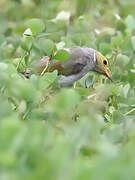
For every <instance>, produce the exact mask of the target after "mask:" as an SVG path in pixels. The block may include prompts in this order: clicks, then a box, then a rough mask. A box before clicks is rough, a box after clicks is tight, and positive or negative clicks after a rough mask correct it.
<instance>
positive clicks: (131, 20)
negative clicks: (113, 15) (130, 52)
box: [125, 15, 135, 31]
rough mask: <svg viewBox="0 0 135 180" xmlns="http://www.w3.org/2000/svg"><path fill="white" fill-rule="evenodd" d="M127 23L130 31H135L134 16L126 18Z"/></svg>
mask: <svg viewBox="0 0 135 180" xmlns="http://www.w3.org/2000/svg"><path fill="white" fill-rule="evenodd" d="M125 22H126V24H127V26H128V29H129V30H130V31H132V30H133V29H135V20H134V18H133V16H131V15H128V17H127V18H126V20H125Z"/></svg>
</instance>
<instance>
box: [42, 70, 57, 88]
mask: <svg viewBox="0 0 135 180" xmlns="http://www.w3.org/2000/svg"><path fill="white" fill-rule="evenodd" d="M57 74H58V73H57V71H53V72H51V73H50V72H47V73H45V74H44V75H43V76H40V78H39V89H46V88H48V87H49V86H50V85H51V84H52V83H53V82H54V81H55V80H56V78H57Z"/></svg>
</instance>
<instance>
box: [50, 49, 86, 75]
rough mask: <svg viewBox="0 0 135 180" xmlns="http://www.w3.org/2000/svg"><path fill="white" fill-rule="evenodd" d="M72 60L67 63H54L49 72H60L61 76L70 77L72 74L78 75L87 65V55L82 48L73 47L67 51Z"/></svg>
mask: <svg viewBox="0 0 135 180" xmlns="http://www.w3.org/2000/svg"><path fill="white" fill-rule="evenodd" d="M66 50H67V51H68V52H69V54H70V58H69V59H68V60H66V61H53V62H52V65H51V66H50V69H49V71H54V70H55V69H57V70H58V72H59V74H62V75H65V76H69V75H71V74H77V73H79V72H81V70H82V69H83V68H84V67H85V66H86V64H87V58H86V54H85V53H84V51H83V49H82V48H81V47H73V48H67V49H66Z"/></svg>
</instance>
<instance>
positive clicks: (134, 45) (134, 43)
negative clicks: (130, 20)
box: [131, 36, 135, 50]
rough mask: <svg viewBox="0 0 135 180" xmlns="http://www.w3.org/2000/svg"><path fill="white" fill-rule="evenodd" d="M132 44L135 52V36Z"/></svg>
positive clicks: (132, 38)
mask: <svg viewBox="0 0 135 180" xmlns="http://www.w3.org/2000/svg"><path fill="white" fill-rule="evenodd" d="M131 43H132V47H133V50H135V36H132V37H131Z"/></svg>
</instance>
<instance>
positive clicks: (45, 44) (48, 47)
mask: <svg viewBox="0 0 135 180" xmlns="http://www.w3.org/2000/svg"><path fill="white" fill-rule="evenodd" d="M38 45H39V48H40V49H41V50H42V51H43V53H45V54H46V55H47V56H50V55H51V54H52V53H53V50H54V47H55V44H54V42H53V41H52V40H50V39H45V38H40V39H39V41H38Z"/></svg>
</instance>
